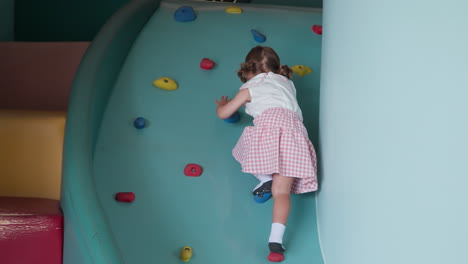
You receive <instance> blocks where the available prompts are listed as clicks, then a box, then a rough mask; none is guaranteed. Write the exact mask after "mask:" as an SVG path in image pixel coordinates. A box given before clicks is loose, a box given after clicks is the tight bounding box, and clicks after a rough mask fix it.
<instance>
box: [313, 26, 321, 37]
mask: <svg viewBox="0 0 468 264" xmlns="http://www.w3.org/2000/svg"><path fill="white" fill-rule="evenodd" d="M312 31H313V32H314V33H315V34H317V35H322V26H320V25H313V26H312Z"/></svg>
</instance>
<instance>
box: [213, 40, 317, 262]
mask: <svg viewBox="0 0 468 264" xmlns="http://www.w3.org/2000/svg"><path fill="white" fill-rule="evenodd" d="M238 76H239V78H240V79H241V81H242V82H244V85H242V86H241V87H240V90H239V92H238V93H237V95H236V96H235V97H234V98H233V99H232V100H230V99H228V97H227V96H222V97H221V99H220V100H219V101H218V100H215V102H216V104H217V115H218V117H219V118H221V119H226V118H229V117H230V116H231V115H232V114H234V113H235V112H236V111H237V110H238V109H239V108H240V107H242V106H244V105H245V111H246V113H247V114H249V115H251V116H252V117H253V118H254V121H253V123H254V126H253V127H250V126H249V127H246V128H245V129H244V132H243V133H242V135H241V137H240V138H239V140H238V142H237V144H236V146H235V147H234V149H233V150H232V153H233V156H234V158H235V159H236V160H237V161H238V162H239V163H240V164H241V166H242V171H243V172H246V173H251V174H253V175H254V176H255V177H257V179H258V180H259V181H260V183H259V184H258V185H257V186H256V187H255V188H254V191H253V194H254V195H258V194H263V193H269V192H271V194H272V195H273V200H274V201H273V224H272V226H271V233H270V238H269V244H268V246H269V248H270V254H269V255H268V259H269V260H270V261H274V262H280V261H282V260H283V259H284V256H283V252H284V251H285V249H284V247H283V245H282V243H283V234H284V231H285V228H286V222H287V220H288V216H289V209H290V193H296V194H298V193H307V192H313V191H315V190H317V165H316V156H315V150H314V147H313V145H312V143H311V142H310V140H309V137H308V134H307V130H306V128H305V127H304V125H303V123H302V112H301V109H300V108H299V105H298V103H297V100H296V89H295V87H294V84H293V82H292V81H290V80H289V79H290V78H291V77H292V71H291V69H290V68H289V67H288V66H286V65H281V64H280V59H279V57H278V55H277V54H276V52H275V51H274V50H273V49H272V48H269V47H262V46H257V47H255V48H253V49H252V50H250V52H249V53H248V54H247V57H246V58H245V62H244V63H242V64H241V68H240V69H239V70H238Z"/></svg>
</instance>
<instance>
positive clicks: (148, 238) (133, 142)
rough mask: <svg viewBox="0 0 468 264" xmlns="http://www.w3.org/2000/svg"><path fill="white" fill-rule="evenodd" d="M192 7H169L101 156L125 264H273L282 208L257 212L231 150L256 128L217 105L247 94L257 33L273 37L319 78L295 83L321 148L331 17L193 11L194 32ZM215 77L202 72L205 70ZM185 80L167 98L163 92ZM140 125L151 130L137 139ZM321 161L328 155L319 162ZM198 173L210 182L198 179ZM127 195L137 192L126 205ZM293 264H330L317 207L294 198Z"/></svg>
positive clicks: (98, 163)
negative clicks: (324, 33) (222, 115)
mask: <svg viewBox="0 0 468 264" xmlns="http://www.w3.org/2000/svg"><path fill="white" fill-rule="evenodd" d="M187 3H189V2H176V1H170V2H163V3H162V4H161V7H160V8H159V9H158V10H157V11H156V12H155V13H154V15H153V16H152V18H151V19H150V20H149V22H148V23H147V25H146V26H145V28H144V29H143V31H142V32H141V34H140V35H139V37H138V38H137V39H136V41H135V43H134V46H133V48H132V49H131V51H130V53H129V54H128V57H127V60H126V62H125V64H124V66H123V69H122V71H121V73H120V76H119V79H118V80H117V82H116V84H115V87H114V89H113V92H112V95H111V97H110V99H109V102H108V105H107V108H106V111H105V113H104V117H103V120H102V124H101V128H100V132H99V136H98V141H97V143H96V150H95V156H94V161H95V162H94V164H95V165H94V175H95V183H96V186H97V190H98V195H99V199H100V202H101V203H102V205H103V207H104V210H105V214H106V216H107V218H108V220H109V222H110V225H111V230H112V232H113V234H114V236H115V238H116V241H117V244H118V247H119V249H120V251H121V252H122V255H123V258H124V260H125V263H145V264H150V263H163V264H172V263H183V262H182V261H181V260H180V259H179V252H180V249H181V248H182V247H184V246H190V247H192V248H193V252H194V254H193V257H192V259H191V260H190V262H189V263H193V264H197V263H199V264H215V263H224V264H261V263H269V262H268V260H267V259H266V256H267V255H268V253H269V251H268V246H267V242H268V236H269V231H270V225H271V211H272V200H270V201H268V202H267V203H265V204H257V203H255V202H254V201H253V199H252V195H251V190H252V188H253V187H254V186H255V185H256V179H255V178H254V177H253V176H251V175H249V174H244V173H242V172H241V171H240V166H239V165H238V163H237V162H236V161H235V160H234V158H233V157H232V155H231V149H232V147H233V146H234V144H235V143H236V141H237V139H238V137H239V136H240V135H241V133H242V130H243V128H244V127H245V126H247V125H251V122H252V119H251V118H250V117H248V116H247V115H245V114H244V113H243V112H242V114H241V122H239V123H234V124H230V123H227V122H224V121H223V120H220V119H218V118H217V116H216V111H215V110H216V105H215V103H214V100H215V99H218V98H219V97H220V96H222V95H228V96H231V97H232V96H234V95H235V94H236V92H237V90H238V88H239V87H240V85H241V84H242V83H241V82H240V80H239V79H238V78H237V75H236V70H237V69H238V68H239V64H240V63H241V62H242V61H243V59H244V58H245V55H246V54H247V52H248V51H249V50H250V49H251V48H252V47H254V46H256V45H257V43H256V42H255V41H254V39H253V37H252V34H251V32H250V30H251V29H256V30H258V31H259V32H261V33H263V34H264V35H266V37H267V41H266V42H265V43H263V44H262V45H267V46H271V47H273V48H274V49H275V50H276V51H277V52H278V54H279V55H280V57H281V60H282V63H283V64H287V65H289V66H293V65H299V64H303V65H307V66H309V67H311V68H312V69H313V70H314V72H313V73H312V74H309V75H306V76H304V77H299V76H297V75H295V76H294V78H293V81H294V82H295V84H296V88H297V93H298V100H299V103H300V105H301V107H302V110H303V115H304V120H305V121H304V123H305V125H306V127H307V128H308V131H309V135H310V138H311V140H312V142H313V143H314V144H315V145H316V147H317V134H318V127H317V126H318V102H319V84H320V83H319V82H320V56H321V37H320V36H318V35H316V34H314V33H313V32H312V31H311V26H312V25H314V24H321V20H322V15H321V13H320V12H317V11H316V10H312V9H299V8H288V7H284V6H282V7H269V6H261V7H260V6H248V5H242V7H244V12H243V13H242V14H239V15H236V14H228V13H226V12H224V7H226V5H225V4H208V3H196V4H195V3H194V4H192V5H193V6H194V8H195V11H196V13H197V19H196V20H195V21H193V22H177V21H175V20H174V17H173V16H174V11H175V10H176V9H177V8H178V7H179V6H181V5H187ZM204 57H206V58H210V59H211V60H213V61H215V62H216V66H215V68H213V69H212V70H209V71H206V70H202V69H200V68H199V63H200V61H201V59H202V58H204ZM163 76H164V77H170V78H172V79H174V80H175V81H176V82H177V83H178V85H179V88H178V89H177V90H175V91H167V90H162V89H159V88H156V87H154V86H153V85H152V82H153V81H154V80H155V79H157V78H159V77H163ZM136 117H144V118H145V119H146V120H148V126H147V127H146V128H144V129H141V130H137V129H135V128H134V127H133V124H132V122H133V120H134V118H136ZM318 154H320V152H318ZM188 163H196V164H200V165H201V166H202V167H203V169H204V171H203V174H202V176H201V177H186V176H185V175H184V173H183V170H184V167H185V165H186V164H188ZM117 192H134V193H135V194H136V199H135V201H134V202H133V203H130V204H127V203H118V202H116V201H115V200H114V195H115V194H116V193H117ZM284 244H285V246H286V248H287V251H286V254H285V257H286V259H285V261H284V262H283V263H294V264H297V263H314V264H322V263H323V261H322V257H321V254H320V247H319V242H318V238H317V227H316V215H315V195H314V194H313V193H311V194H302V195H293V197H292V213H291V216H290V221H289V223H288V226H287V229H286V234H285V240H284Z"/></svg>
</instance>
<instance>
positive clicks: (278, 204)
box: [271, 173, 294, 225]
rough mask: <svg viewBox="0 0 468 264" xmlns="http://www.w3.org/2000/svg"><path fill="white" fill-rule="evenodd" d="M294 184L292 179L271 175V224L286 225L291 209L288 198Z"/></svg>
mask: <svg viewBox="0 0 468 264" xmlns="http://www.w3.org/2000/svg"><path fill="white" fill-rule="evenodd" d="M293 182H294V178H293V177H287V176H281V175H279V174H278V173H275V174H273V186H272V190H271V191H272V194H273V199H274V202H273V223H280V224H283V225H286V222H287V221H288V216H289V210H290V207H291V202H290V196H291V187H292V184H293Z"/></svg>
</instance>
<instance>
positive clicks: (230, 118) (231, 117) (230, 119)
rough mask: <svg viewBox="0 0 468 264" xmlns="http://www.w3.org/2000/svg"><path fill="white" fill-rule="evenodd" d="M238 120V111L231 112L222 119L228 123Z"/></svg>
mask: <svg viewBox="0 0 468 264" xmlns="http://www.w3.org/2000/svg"><path fill="white" fill-rule="evenodd" d="M239 120H240V114H239V112H235V113H234V114H232V115H231V116H230V117H228V118H226V119H224V121H225V122H228V123H236V122H239Z"/></svg>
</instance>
